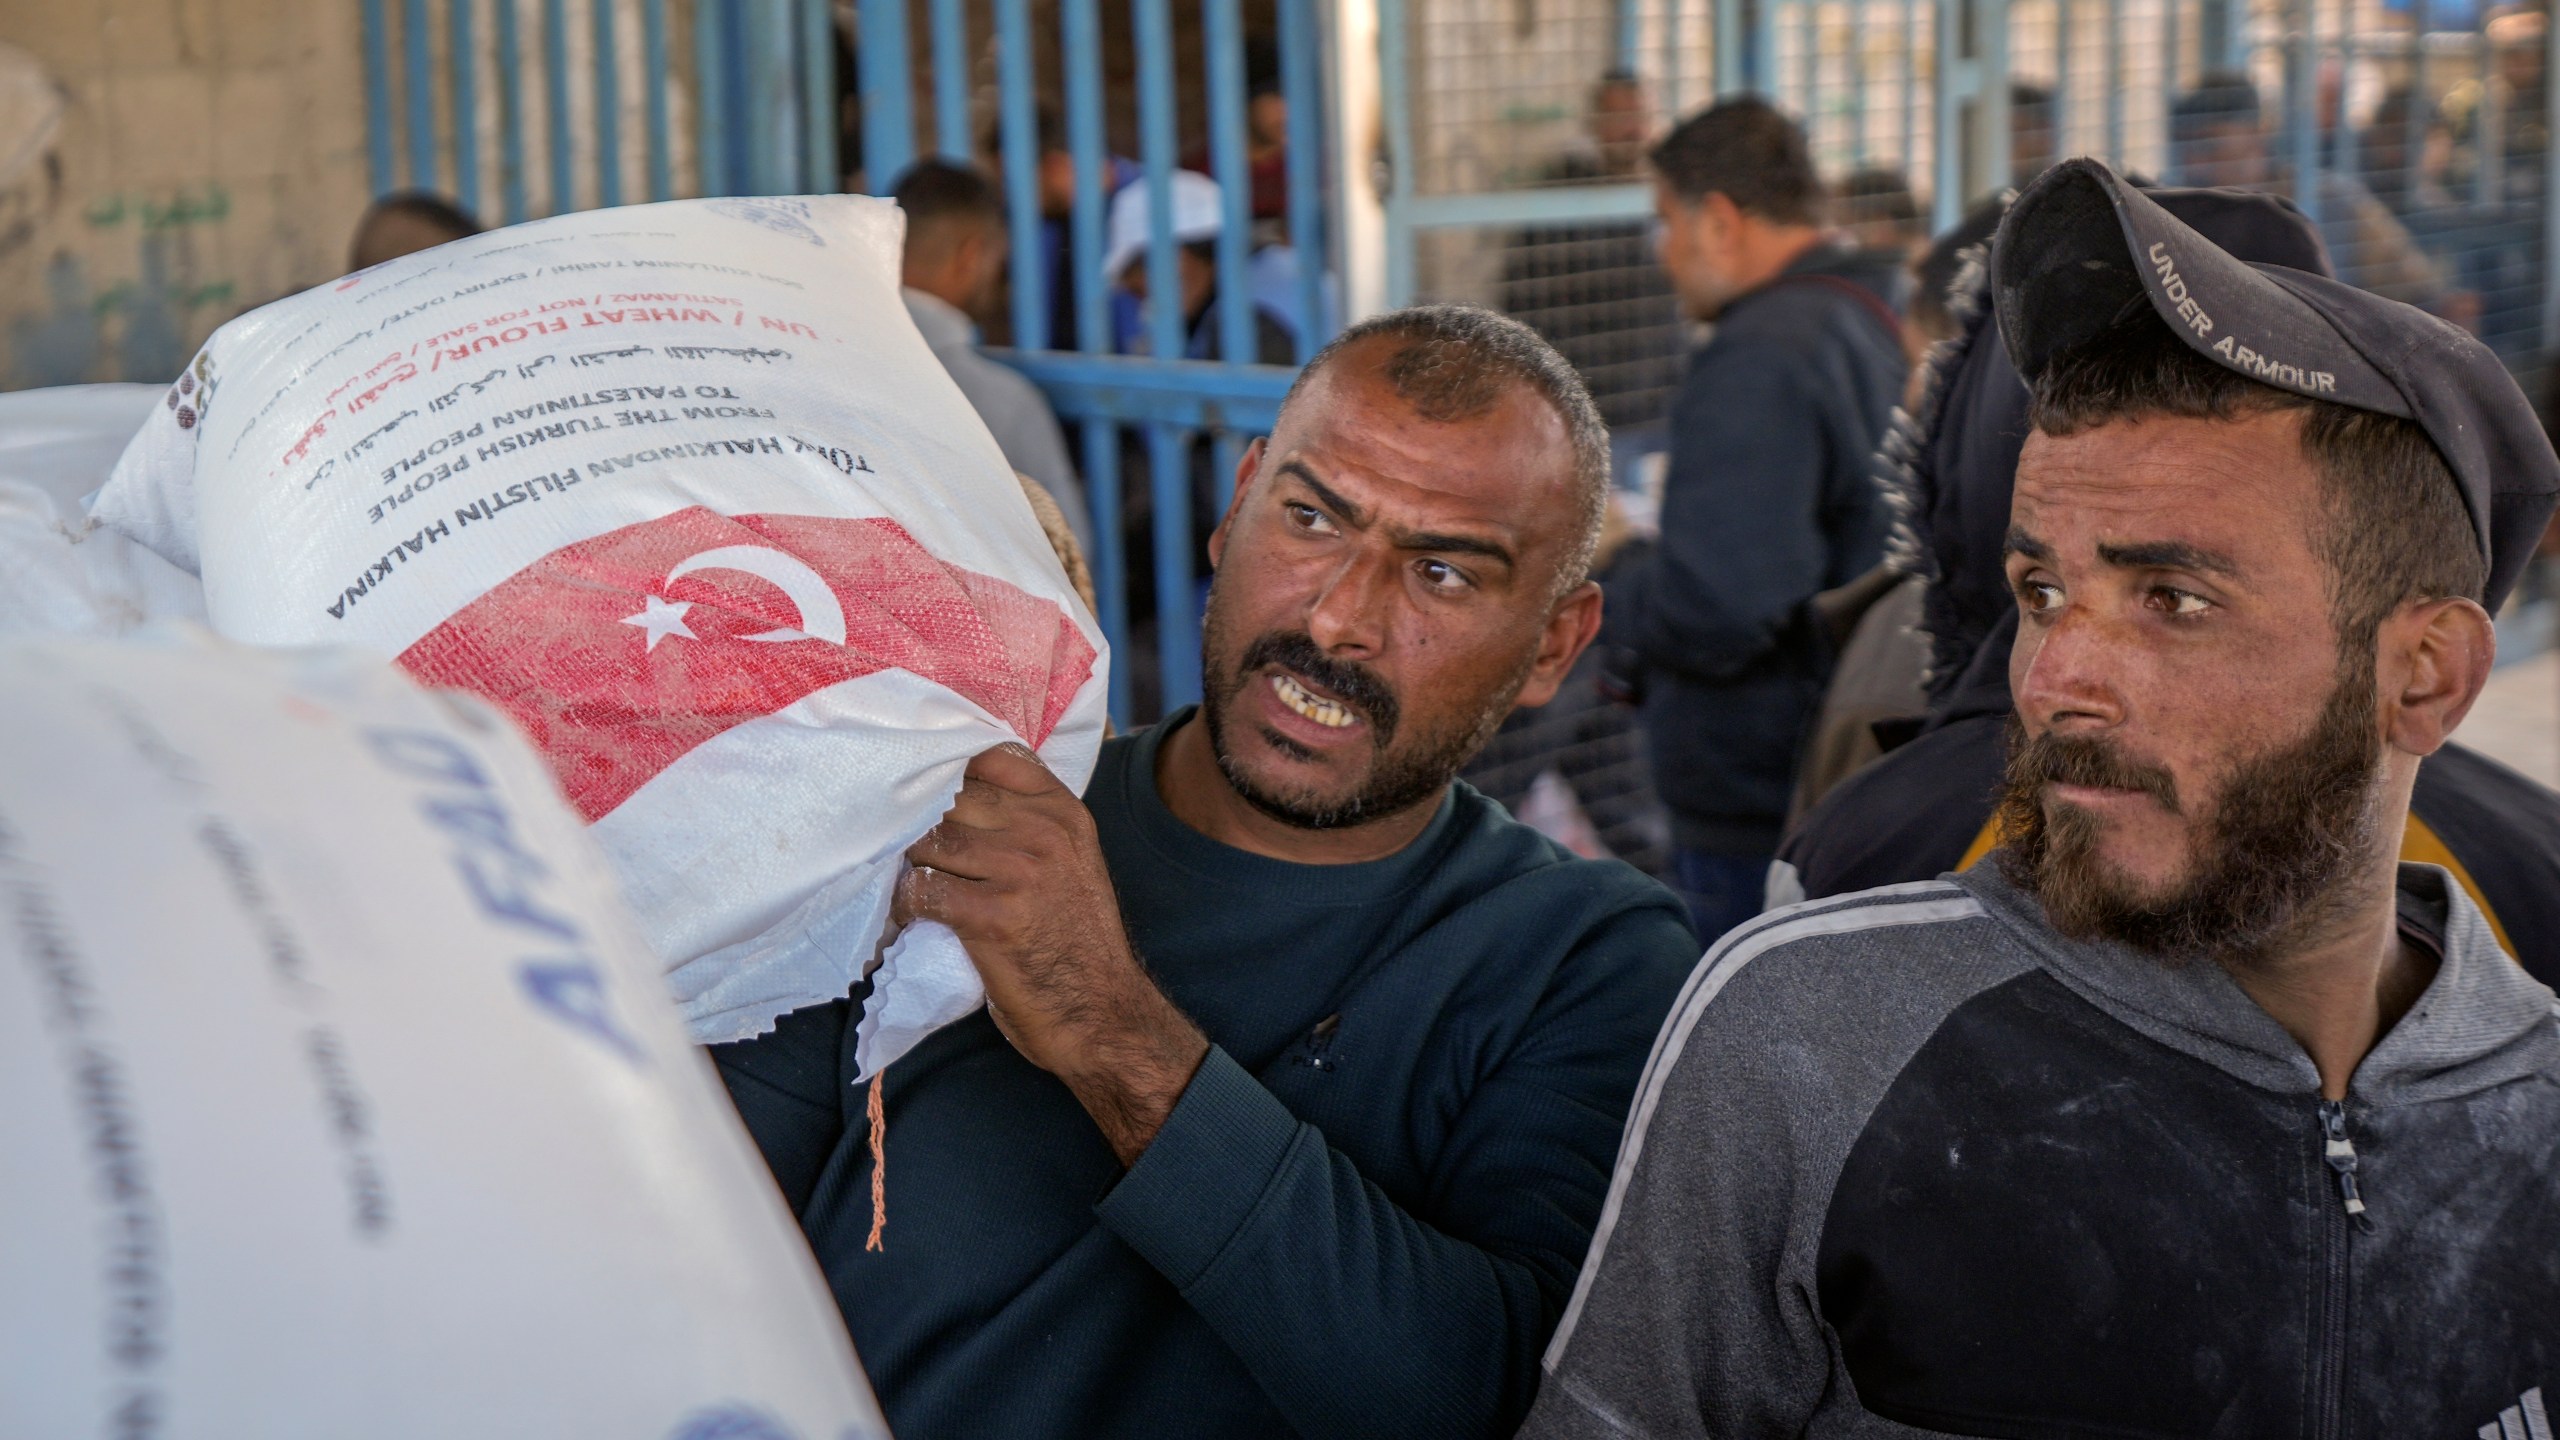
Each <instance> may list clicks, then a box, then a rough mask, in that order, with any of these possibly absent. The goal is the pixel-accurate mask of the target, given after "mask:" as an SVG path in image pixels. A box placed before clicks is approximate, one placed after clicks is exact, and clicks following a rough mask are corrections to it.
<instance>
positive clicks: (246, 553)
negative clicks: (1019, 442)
mask: <svg viewBox="0 0 2560 1440" xmlns="http://www.w3.org/2000/svg"><path fill="white" fill-rule="evenodd" d="M902 221H903V217H902V216H901V215H900V213H899V212H898V210H897V209H896V208H895V207H894V206H893V205H891V204H889V203H888V202H886V201H881V200H874V199H867V198H862V197H855V196H828V197H812V198H807V199H729V200H703V201H678V202H673V203H669V204H662V205H648V206H637V207H632V208H629V209H620V210H603V211H590V212H586V213H583V214H577V215H569V216H562V217H558V218H555V219H551V220H544V221H538V222H535V223H533V224H529V225H520V226H516V227H513V228H511V229H506V230H500V231H494V232H491V233H488V234H484V235H480V236H475V237H473V238H471V239H468V240H463V241H459V242H456V243H454V244H451V245H446V246H442V247H440V248H437V249H434V250H430V251H426V252H424V253H422V254H419V255H414V256H410V257H407V258H405V259H402V260H397V261H393V262H391V263H389V264H386V265H382V266H377V267H375V268H374V269H371V270H367V271H364V272H361V273H359V274H356V275H353V276H350V277H348V278H347V279H345V280H343V281H339V282H337V283H335V284H333V285H330V286H325V287H322V288H320V289H317V290H314V291H310V292H308V293H305V294H303V295H299V296H295V297H293V298H291V299H288V300H284V301H280V302H278V303H276V304H274V305H270V306H267V307H265V308H264V309H261V310H257V311H253V312H251V313H250V314H248V315H245V316H242V317H241V318H240V319H238V320H235V321H233V322H232V323H230V324H229V325H226V326H224V327H223V328H222V329H221V330H220V331H218V332H216V333H215V335H214V336H213V338H212V340H211V341H209V342H208V343H207V344H206V346H205V348H204V350H203V352H202V353H201V354H199V355H198V356H197V357H196V359H195V361H194V362H193V363H192V364H190V365H189V366H188V368H187V370H186V372H185V373H184V374H183V375H181V376H180V377H179V378H178V379H177V381H176V382H175V383H174V384H173V385H172V386H171V387H170V389H169V391H168V392H167V395H166V397H165V403H164V405H163V406H162V408H161V409H160V410H159V411H157V412H156V413H155V415H154V418H153V419H152V420H151V421H150V422H148V423H147V424H146V425H145V427H144V429H143V430H142V432H141V433H140V434H139V435H137V436H136V437H135V439H134V441H133V443H132V445H131V446H130V447H129V448H128V449H127V451H126V452H125V455H124V457H123V459H122V460H121V461H120V462H119V463H118V465H117V468H116V471H115V474H114V477H113V478H112V479H111V480H110V481H109V483H108V485H107V487H106V489H105V491H104V492H103V493H101V494H100V495H99V497H98V499H97V501H96V503H95V505H94V506H93V507H92V514H93V515H94V516H95V517H96V518H98V519H99V520H101V521H103V522H104V523H106V524H108V525H111V526H113V527H115V528H117V529H119V530H121V531H123V532H125V533H127V534H129V535H131V536H133V537H135V538H136V539H138V540H140V541H142V542H143V543H144V544H146V545H149V546H150V547H152V548H153V549H154V550H155V551H157V552H158V553H160V554H162V555H164V556H166V557H168V558H169V559H170V560H171V561H172V562H174V563H176V564H179V565H180V566H182V567H185V568H189V569H194V570H197V571H199V573H201V575H202V577H203V580H204V592H205V605H206V611H207V614H208V615H209V617H210V619H211V622H212V624H213V625H214V627H215V628H216V629H218V630H220V631H221V632H223V633H224V634H226V635H229V636H233V637H235V638H239V639H243V640H249V641H253V642H257V643H261V644H285V645H292V644H309V643H315V642H318V643H330V644H348V645H354V646H358V647H361V648H363V649H366V650H370V651H373V652H374V653H377V654H381V655H386V656H395V657H397V658H398V659H399V661H400V663H401V664H402V665H404V666H405V667H406V668H407V669H408V670H409V671H410V672H411V673H412V674H414V675H416V676H418V677H419V678H420V679H421V680H424V681H426V682H427V683H430V684H433V685H437V686H445V687H451V688H455V689H461V690H467V691H470V692H472V693H475V694H477V695H479V696H481V697H482V698H484V699H486V700H487V701H488V702H489V703H490V704H492V705H494V706H495V707H497V708H498V709H499V710H501V711H503V712H504V713H506V714H507V715H508V716H509V718H511V719H512V720H514V721H515V723H516V724H517V725H519V726H520V727H522V728H523V729H524V731H525V732H526V733H527V734H528V735H529V736H530V737H531V738H532V739H533V740H534V742H535V743H536V745H537V746H538V748H539V749H540V750H541V751H542V753H543V755H544V756H545V758H547V759H548V760H549V761H550V762H551V766H552V769H553V771H554V773H555V774H556V776H557V777H558V779H559V782H560V785H561V788H562V790H563V791H564V792H565V793H566V794H567V796H568V798H569V800H570V802H571V804H572V805H573V806H574V807H575V808H576V809H577V811H578V812H579V813H580V814H581V815H583V816H584V817H585V818H586V819H587V820H588V821H589V822H591V823H592V824H593V826H594V827H595V832H596V837H597V839H598V840H599V841H600V842H601V843H602V844H603V846H604V849H605V852H606V853H607V855H609V856H610V857H611V858H612V860H613V862H614V865H615V868H616V869H617V870H618V871H619V872H620V874H621V876H622V879H623V884H624V888H625V892H626V894H627V895H628V897H629V899H630V902H631V904H632V906H633V908H634V910H635V912H636V914H637V915H638V917H639V920H640V923H641V926H642V929H643V930H644V932H645V933H646V934H647V935H648V937H649V940H650V942H651V944H652V945H654V946H655V947H656V949H657V951H658V953H659V955H660V956H661V957H662V958H663V959H664V961H665V962H666V963H667V966H668V978H669V982H670V984H671V985H672V986H673V988H674V990H675V993H676V995H677V997H678V999H679V1000H680V1001H681V1002H683V1004H684V1007H685V1013H686V1015H687V1018H688V1019H689V1021H690V1022H691V1025H692V1029H693V1034H694V1036H695V1038H696V1039H698V1040H701V1041H704V1042H706V1043H708V1042H715V1041H723V1040H733V1039H739V1038H743V1037H745V1036H749V1035H753V1034H757V1033H760V1032H761V1031H763V1030H765V1029H767V1028H769V1026H770V1025H771V1023H772V1020H773V1018H774V1017H775V1016H777V1015H779V1014H781V1013H783V1012H785V1011H789V1010H793V1009H797V1008H799V1007H801V1006H805V1005H809V1004H814V1003H818V1002H821V1001H825V1000H828V999H832V998H835V997H838V996H841V995H843V994H845V993H846V991H847V990H848V989H849V988H850V986H851V985H852V983H853V981H854V980H855V979H856V978H857V977H858V976H859V975H860V974H861V973H862V972H863V971H864V970H865V968H866V967H868V966H870V965H871V964H872V963H873V962H874V960H875V958H877V957H879V956H881V954H882V951H883V946H884V943H887V942H889V941H890V940H891V938H892V937H890V936H889V935H888V934H887V924H888V907H889V899H890V894H891V890H892V888H893V887H894V885H895V883H896V880H897V877H898V874H899V873H900V871H901V870H902V869H903V861H902V860H901V859H900V852H902V851H903V850H904V849H905V847H906V846H908V845H909V844H911V843H913V842H914V841H915V840H916V839H917V838H918V837H919V836H921V835H922V834H923V833H924V831H925V830H926V829H927V828H928V827H930V826H931V825H932V824H933V823H934V822H935V820H936V819H938V818H939V816H940V814H941V812H942V810H943V809H944V808H945V806H946V805H947V803H948V801H949V799H950V797H951V795H952V794H953V793H954V792H955V791H956V790H957V788H958V786H959V781H960V776H961V771H962V768H963V767H964V766H965V765H966V763H967V761H968V760H969V758H970V757H971V756H973V755H975V754H977V753H978V752H980V751H982V750H985V749H988V748H990V747H992V746H994V745H996V744H999V743H1002V742H1004V741H1007V740H1018V741H1021V742H1023V743H1025V744H1029V745H1031V746H1032V747H1034V748H1035V749H1037V750H1038V751H1039V753H1040V755H1041V757H1042V758H1043V759H1044V760H1046V761H1047V762H1048V764H1049V766H1050V768H1051V769H1052V770H1054V771H1056V772H1057V773H1058V775H1059V776H1060V778H1061V779H1062V780H1064V781H1065V782H1066V783H1068V784H1069V785H1072V786H1074V787H1076V788H1078V789H1081V788H1082V787H1083V785H1084V782H1085V780H1086V779H1087V778H1088V777H1089V775H1090V773H1091V770H1092V765H1093V759H1094V755H1095V752H1096V750H1097V748H1098V746H1099V744H1100V737H1101V734H1102V729H1103V722H1104V705H1105V695H1106V667H1107V659H1106V657H1105V655H1104V654H1103V641H1102V637H1101V634H1100V632H1099V630H1098V629H1097V628H1096V627H1095V625H1094V623H1093V620H1092V617H1091V615H1090V613H1089V611H1088V610H1087V609H1086V607H1085V606H1084V604H1083V602H1082V601H1080V600H1079V599H1078V598H1077V597H1076V595H1075V592H1074V589H1073V587H1072V586H1071V585H1070V584H1069V582H1068V580H1067V577H1066V574H1065V572H1064V571H1063V570H1062V569H1061V568H1060V566H1059V563H1058V560H1057V558H1056V556H1055V555H1054V554H1053V553H1052V552H1051V550H1050V547H1049V545H1048V543H1047V541H1046V540H1045V539H1044V538H1043V537H1042V534H1041V531H1040V527H1039V525H1038V523H1037V521H1036V520H1035V519H1034V518H1033V516H1032V513H1031V510H1030V508H1029V506H1028V504H1027V503H1026V502H1025V501H1024V499H1023V497H1022V493H1021V491H1020V489H1019V488H1018V486H1017V484H1016V482H1015V480H1014V477H1013V474H1012V472H1011V470H1010V469H1009V468H1008V467H1007V466H1006V464H1005V461H1004V457H1003V454H1002V452H1001V451H1000V450H999V449H998V448H997V446H996V443H995V441H994V439H993V438H992V437H990V436H989V434H988V433H987V430H986V427H985V426H984V425H983V424H982V423H981V422H980V421H979V419H978V417H977V415H976V413H975V412H974V411H973V410H972V409H971V408H970V406H969V404H968V402H967V400H966V399H965V398H963V397H962V395H961V393H960V391H959V389H958V387H957V386H955V385H954V384H953V383H952V382H951V379H950V377H949V376H948V375H947V374H945V373H944V371H943V369H942V367H941V366H940V365H939V364H938V363H936V362H935V360H934V359H933V356H932V352H931V351H930V350H929V349H927V347H926V345H925V343H924V340H923V337H922V336H920V335H919V334H917V332H916V330H915V326H914V323H913V322H912V321H911V320H910V319H908V317H907V312H906V307H905V306H904V305H903V304H902V303H901V302H900V300H899V297H898V289H897V279H898V259H899V250H900V244H901V240H902V237H903V223H902ZM886 963H887V965H888V967H889V968H888V969H887V970H885V971H884V973H883V974H882V975H881V976H880V977H878V979H877V981H876V983H875V986H874V990H875V997H874V1003H873V1005H872V1007H871V1011H870V1013H869V1014H868V1015H867V1016H866V1020H865V1024H866V1027H867V1028H866V1029H865V1031H864V1035H865V1045H864V1060H865V1062H866V1064H867V1065H876V1064H879V1063H885V1062H886V1060H887V1059H889V1058H892V1056H893V1054H894V1052H895V1051H896V1050H898V1049H900V1048H903V1046H904V1045H905V1044H907V1043H911V1042H912V1040H913V1039H915V1038H918V1037H920V1036H921V1035H922V1033H924V1031H926V1030H929V1029H931V1028H932V1027H933V1026H934V1025H936V1024H940V1023H943V1022H945V1021H948V1020H950V1019H955V1018H957V1017H958V1016H959V1015H961V1014H965V1013H967V1012H968V1011H969V1010H970V1009H972V1008H974V1007H975V1005H976V1004H977V1003H978V1000H979V999H980V996H979V994H978V991H977V989H976V981H975V977H974V972H973V971H972V970H971V969H970V967H969V965H968V963H967V961H966V958H965V956H964V955H963V954H962V953H961V952H960V949H959V946H958V942H957V940H956V939H955V938H953V937H951V936H950V934H949V932H948V931H945V930H943V929H941V927H939V926H935V925H925V926H919V927H916V928H915V929H913V930H911V931H909V932H908V933H907V934H905V935H902V936H897V937H895V944H894V946H893V947H892V948H891V949H890V951H889V956H888V961H887V962H886ZM901 976H903V977H906V981H905V983H906V984H907V989H906V991H905V992H904V993H903V994H900V993H897V990H896V986H897V983H898V977H901Z"/></svg>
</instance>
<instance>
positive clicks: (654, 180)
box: [640, 0, 707, 200]
mask: <svg viewBox="0 0 2560 1440" xmlns="http://www.w3.org/2000/svg"><path fill="white" fill-rule="evenodd" d="M704 3H707V0H704ZM640 72H641V83H642V84H644V85H647V86H648V87H649V89H648V97H649V198H650V199H652V200H664V199H667V198H668V197H670V196H672V195H674V194H675V193H676V187H675V134H674V132H673V131H672V130H671V129H670V128H669V126H668V123H667V90H668V87H669V86H671V85H672V84H674V78H673V77H672V76H670V75H668V74H667V0H640Z"/></svg>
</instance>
